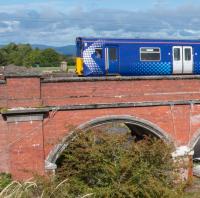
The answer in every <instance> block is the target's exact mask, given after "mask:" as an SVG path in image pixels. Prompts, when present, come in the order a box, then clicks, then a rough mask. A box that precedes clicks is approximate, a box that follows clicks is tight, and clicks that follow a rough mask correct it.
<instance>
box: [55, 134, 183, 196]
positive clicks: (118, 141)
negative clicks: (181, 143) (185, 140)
mask: <svg viewBox="0 0 200 198" xmlns="http://www.w3.org/2000/svg"><path fill="white" fill-rule="evenodd" d="M171 151H172V147H171V146H169V145H167V144H165V143H164V142H163V141H161V140H158V139H154V138H148V137H146V138H145V139H144V140H142V141H139V142H136V141H134V139H133V138H132V136H131V135H130V134H112V133H103V132H100V131H98V132H96V133H95V132H93V131H89V132H87V133H79V134H78V137H77V138H76V139H75V140H74V141H73V142H71V143H70V144H69V146H68V147H67V149H66V150H65V151H64V152H63V153H62V155H61V156H60V158H59V160H58V161H57V164H58V171H57V179H58V180H63V179H65V178H68V179H69V184H70V190H69V193H70V194H73V195H74V197H78V196H80V195H82V194H87V193H92V194H93V197H98V198H100V197H130V198H131V197H154V198H156V197H159V198H160V197H176V196H178V191H177V189H174V185H173V181H174V175H173V174H172V173H173V168H174V166H173V165H174V164H173V160H172V158H171ZM178 197H180V195H179V196H178Z"/></svg>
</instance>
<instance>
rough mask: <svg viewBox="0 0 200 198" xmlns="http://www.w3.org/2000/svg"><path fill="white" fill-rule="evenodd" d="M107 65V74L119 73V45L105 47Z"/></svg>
mask: <svg viewBox="0 0 200 198" xmlns="http://www.w3.org/2000/svg"><path fill="white" fill-rule="evenodd" d="M105 66H106V72H107V74H118V73H119V48H118V46H106V47H105Z"/></svg>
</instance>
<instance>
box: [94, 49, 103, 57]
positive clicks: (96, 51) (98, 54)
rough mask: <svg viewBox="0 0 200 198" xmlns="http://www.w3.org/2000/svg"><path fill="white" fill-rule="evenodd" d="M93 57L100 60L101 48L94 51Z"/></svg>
mask: <svg viewBox="0 0 200 198" xmlns="http://www.w3.org/2000/svg"><path fill="white" fill-rule="evenodd" d="M95 56H96V58H102V49H101V48H98V49H95Z"/></svg>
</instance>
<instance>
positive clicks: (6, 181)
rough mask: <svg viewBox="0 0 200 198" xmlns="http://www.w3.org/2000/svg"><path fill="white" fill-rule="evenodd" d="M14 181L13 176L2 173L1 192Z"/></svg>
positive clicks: (0, 176)
mask: <svg viewBox="0 0 200 198" xmlns="http://www.w3.org/2000/svg"><path fill="white" fill-rule="evenodd" d="M11 181H12V179H11V175H10V174H7V173H0V192H1V191H2V190H3V189H4V188H5V187H6V186H7V185H8V184H10V183H11Z"/></svg>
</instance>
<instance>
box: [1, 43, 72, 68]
mask: <svg viewBox="0 0 200 198" xmlns="http://www.w3.org/2000/svg"><path fill="white" fill-rule="evenodd" d="M64 60H65V61H67V62H68V64H69V65H75V59H74V57H72V56H66V55H62V54H59V53H57V52H56V51H55V50H54V49H51V48H48V49H44V50H40V49H33V48H32V47H31V45H29V44H19V45H17V44H15V43H10V44H9V45H6V46H4V47H2V48H0V66H1V65H2V66H6V65H9V64H14V65H17V66H26V67H30V66H32V67H36V66H40V67H58V66H59V65H60V62H61V61H64Z"/></svg>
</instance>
